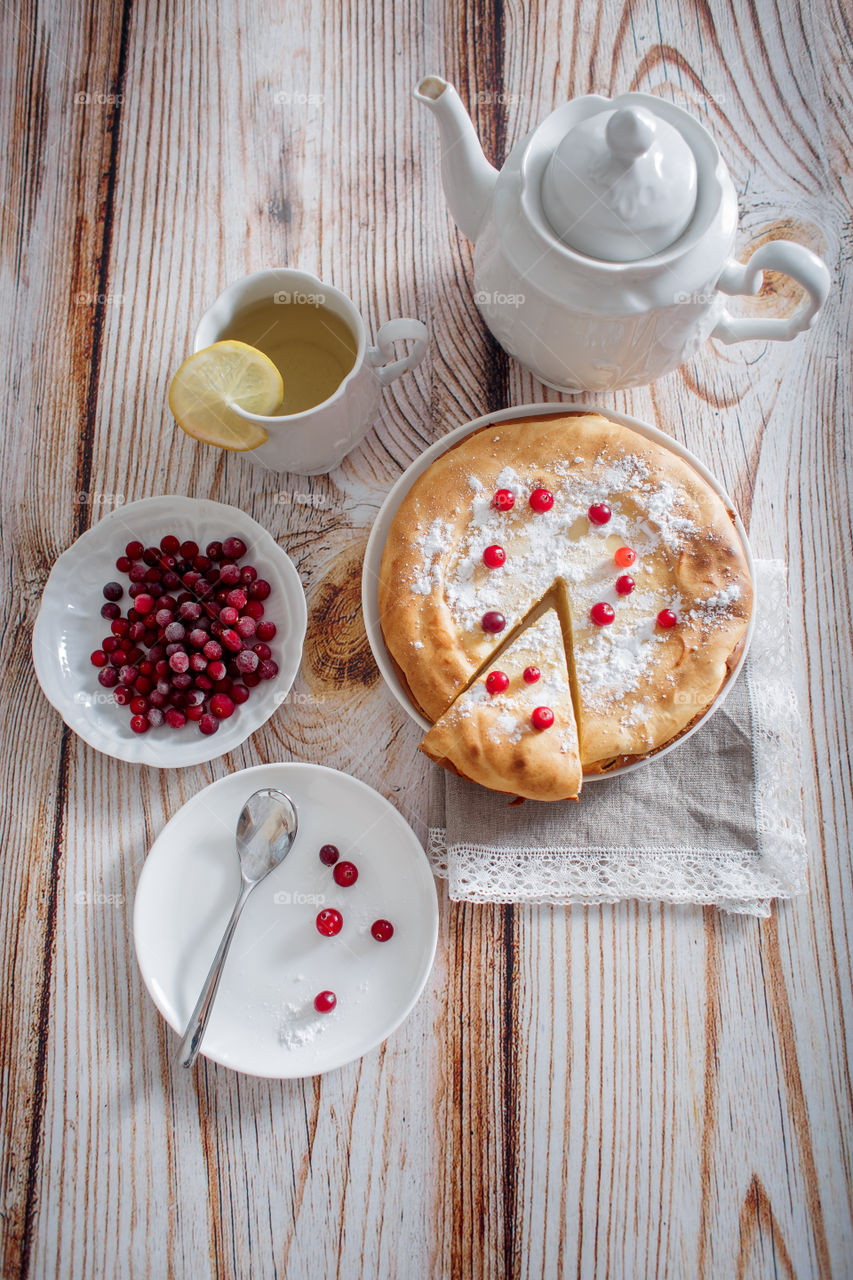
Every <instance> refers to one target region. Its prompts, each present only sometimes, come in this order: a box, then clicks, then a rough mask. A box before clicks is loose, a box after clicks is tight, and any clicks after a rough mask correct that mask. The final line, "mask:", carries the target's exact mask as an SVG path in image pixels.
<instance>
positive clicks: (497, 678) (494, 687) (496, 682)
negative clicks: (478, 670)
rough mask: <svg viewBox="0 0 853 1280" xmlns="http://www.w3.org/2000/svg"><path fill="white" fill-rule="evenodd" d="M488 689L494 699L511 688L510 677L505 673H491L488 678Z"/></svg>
mask: <svg viewBox="0 0 853 1280" xmlns="http://www.w3.org/2000/svg"><path fill="white" fill-rule="evenodd" d="M486 688H487V689H488V691H489V693H490V694H492V696H493V697H494V695H495V694H496V693H503V691H504V689H507V688H509V676H508V675H507V674H506V672H505V671H490V672H489V674H488V675H487V676H486Z"/></svg>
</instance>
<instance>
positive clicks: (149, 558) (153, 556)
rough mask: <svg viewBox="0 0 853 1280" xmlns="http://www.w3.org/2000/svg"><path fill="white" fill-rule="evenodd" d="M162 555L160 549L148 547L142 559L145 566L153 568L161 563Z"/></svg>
mask: <svg viewBox="0 0 853 1280" xmlns="http://www.w3.org/2000/svg"><path fill="white" fill-rule="evenodd" d="M160 555H161V552H160V548H159V547H146V548H145V550H144V551H143V553H142V559H143V561H144V562H145V564H147V565H151V566H153V565H155V564H159V563H160Z"/></svg>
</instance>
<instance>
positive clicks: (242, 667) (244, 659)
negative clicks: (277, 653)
mask: <svg viewBox="0 0 853 1280" xmlns="http://www.w3.org/2000/svg"><path fill="white" fill-rule="evenodd" d="M267 661H268V659H267ZM235 662H236V664H237V670H238V671H239V673H240V675H243V676H244V675H248V674H251V672H253V671H257V669H258V667H259V666H260V663H261V660H260V658H259V657H258V655H257V654H256V653H253V652H252V650H251V649H243V651H242V652H241V653H238V654H237V657H236V658H235Z"/></svg>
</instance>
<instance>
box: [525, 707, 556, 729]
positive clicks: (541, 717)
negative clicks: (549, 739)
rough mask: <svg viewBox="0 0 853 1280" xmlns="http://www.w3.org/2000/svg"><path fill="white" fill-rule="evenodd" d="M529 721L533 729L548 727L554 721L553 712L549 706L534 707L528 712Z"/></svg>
mask: <svg viewBox="0 0 853 1280" xmlns="http://www.w3.org/2000/svg"><path fill="white" fill-rule="evenodd" d="M530 723H531V724H532V725H533V728H534V729H539V730H540V731H541V730H543V729H550V728H551V725H552V724H553V723H554V712H553V711H552V710H551V708H550V707H534V709H533V711H532V712H531V714H530Z"/></svg>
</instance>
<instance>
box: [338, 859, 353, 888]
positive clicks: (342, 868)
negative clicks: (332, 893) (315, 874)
mask: <svg viewBox="0 0 853 1280" xmlns="http://www.w3.org/2000/svg"><path fill="white" fill-rule="evenodd" d="M332 875H333V877H334V880H335V884H339V885H340V886H341V888H342V889H348V888H349V887H350V885H352V884H355V882H356V880H357V879H358V867H357V866H356V865H355V863H354V862H339V863H338V864H337V865H336V867H335V869H334V871H333V872H332Z"/></svg>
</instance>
